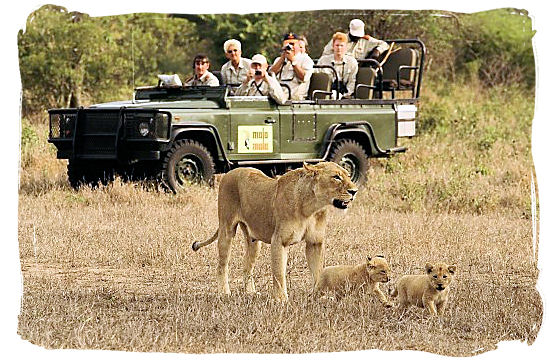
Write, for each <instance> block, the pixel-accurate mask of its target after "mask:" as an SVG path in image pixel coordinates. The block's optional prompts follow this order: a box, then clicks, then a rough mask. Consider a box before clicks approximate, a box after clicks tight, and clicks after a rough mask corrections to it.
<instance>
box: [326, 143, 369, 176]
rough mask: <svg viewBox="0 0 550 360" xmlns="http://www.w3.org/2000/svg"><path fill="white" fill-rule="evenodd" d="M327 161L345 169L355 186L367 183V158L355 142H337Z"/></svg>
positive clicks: (362, 149) (363, 150)
mask: <svg viewBox="0 0 550 360" xmlns="http://www.w3.org/2000/svg"><path fill="white" fill-rule="evenodd" d="M329 160H330V161H332V162H335V163H337V164H338V165H340V166H342V167H343V168H344V169H346V170H347V171H348V172H349V174H350V177H351V180H352V181H353V182H354V183H355V184H357V186H361V185H364V184H365V183H366V182H367V170H368V169H369V157H368V156H367V153H366V152H365V149H364V148H363V147H362V146H361V145H360V144H359V143H358V142H357V141H355V140H350V139H342V140H338V141H337V142H336V145H335V146H334V148H333V149H332V151H331V152H330V155H329Z"/></svg>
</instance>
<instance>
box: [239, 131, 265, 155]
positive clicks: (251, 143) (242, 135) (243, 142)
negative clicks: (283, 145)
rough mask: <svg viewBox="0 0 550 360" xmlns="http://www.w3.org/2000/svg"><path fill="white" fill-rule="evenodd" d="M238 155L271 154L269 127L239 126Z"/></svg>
mask: <svg viewBox="0 0 550 360" xmlns="http://www.w3.org/2000/svg"><path fill="white" fill-rule="evenodd" d="M238 151H239V153H255V152H273V129H272V128H271V126H239V149H238Z"/></svg>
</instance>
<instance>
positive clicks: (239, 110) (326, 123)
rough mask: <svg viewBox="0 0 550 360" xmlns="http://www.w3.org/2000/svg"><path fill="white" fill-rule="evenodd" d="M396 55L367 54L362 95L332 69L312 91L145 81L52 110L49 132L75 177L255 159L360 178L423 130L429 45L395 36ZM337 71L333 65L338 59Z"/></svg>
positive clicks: (258, 163)
mask: <svg viewBox="0 0 550 360" xmlns="http://www.w3.org/2000/svg"><path fill="white" fill-rule="evenodd" d="M388 42H389V43H390V44H392V45H391V49H390V52H389V53H388V56H387V57H386V58H385V59H384V60H383V61H381V62H380V63H378V62H377V61H375V60H365V61H363V62H364V64H362V65H364V66H361V67H360V69H359V72H358V75H357V86H356V89H355V96H354V97H353V98H350V99H336V98H335V97H336V96H335V95H334V92H333V91H331V84H330V83H329V77H328V75H327V74H326V73H324V72H322V71H316V72H314V74H313V75H312V78H311V84H310V88H309V95H308V98H307V100H303V101H287V102H286V103H285V104H283V105H278V104H276V103H275V102H274V101H272V100H271V99H269V98H268V97H262V96H259V97H239V96H231V86H229V85H223V84H222V85H221V86H219V87H182V86H175V87H174V86H171V87H167V86H162V85H160V84H159V85H157V86H149V87H141V88H137V89H136V90H135V93H134V98H133V99H132V100H130V101H123V102H112V103H105V104H98V105H93V106H89V107H86V108H78V109H52V110H49V116H50V134H49V140H48V141H49V142H51V143H53V144H54V145H55V146H56V147H57V157H58V158H59V159H68V178H69V182H70V184H71V185H72V186H73V187H75V188H78V187H79V185H81V184H83V183H87V184H98V183H99V182H103V183H104V182H107V181H109V180H111V179H112V178H113V177H114V176H115V174H120V175H122V176H123V177H124V178H128V179H132V178H141V177H143V176H146V177H152V178H156V179H158V180H160V181H161V182H162V183H164V184H166V185H167V186H168V187H169V188H170V189H172V190H173V191H176V192H177V191H178V190H179V189H182V188H184V187H186V186H187V185H188V184H189V183H199V182H206V183H209V182H211V181H212V180H213V176H214V174H215V173H223V172H227V171H229V170H230V169H233V168H236V167H241V166H251V167H257V168H260V169H262V170H264V171H265V172H269V171H271V172H280V171H284V170H285V169H288V168H292V167H295V166H300V165H301V164H302V163H303V162H304V161H306V162H310V163H315V162H319V161H325V160H328V161H334V162H337V163H339V164H341V165H342V166H343V167H344V168H346V169H347V170H348V171H349V172H350V174H351V177H352V180H353V181H354V182H356V183H358V184H363V183H364V182H365V181H366V172H367V169H368V166H369V158H371V157H389V156H392V155H394V154H396V153H400V152H404V151H405V150H406V149H405V148H404V147H400V146H398V138H400V137H411V136H414V135H415V115H416V110H417V107H416V105H417V102H418V99H419V96H420V85H421V81H422V69H423V65H424V55H425V47H424V44H423V43H422V42H421V41H419V40H390V41H388ZM331 70H332V71H334V69H333V68H332V69H331Z"/></svg>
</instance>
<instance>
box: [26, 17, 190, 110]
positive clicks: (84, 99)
mask: <svg viewBox="0 0 550 360" xmlns="http://www.w3.org/2000/svg"><path fill="white" fill-rule="evenodd" d="M194 34H195V29H194V26H193V25H192V24H190V23H189V22H188V21H186V20H183V19H171V18H168V16H166V15H152V14H135V15H124V16H112V17H103V18H91V17H89V16H87V15H85V14H80V13H76V12H72V13H70V12H68V11H67V10H66V9H65V8H62V7H58V6H44V7H42V8H40V9H39V10H37V11H35V12H33V13H32V14H31V15H30V16H29V19H28V22H27V26H26V30H25V31H24V32H23V31H21V32H20V33H19V36H18V42H19V59H20V69H21V80H22V83H23V113H24V115H30V114H40V115H41V114H43V111H44V110H45V109H47V108H53V107H77V106H80V105H84V104H86V103H90V102H92V101H93V102H102V101H112V100H119V99H120V98H121V97H122V98H130V97H131V95H132V92H133V87H134V86H139V85H150V84H152V83H154V82H156V75H157V74H159V73H163V72H170V73H174V72H179V71H181V70H184V69H185V68H184V64H186V63H190V61H191V60H190V58H192V56H193V54H192V52H191V51H190V50H189V49H190V47H191V44H193V43H194V42H196V39H197V37H196V36H195V35H194ZM189 72H190V71H189V70H184V74H188V73H189Z"/></svg>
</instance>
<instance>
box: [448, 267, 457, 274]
mask: <svg viewBox="0 0 550 360" xmlns="http://www.w3.org/2000/svg"><path fill="white" fill-rule="evenodd" d="M447 269H449V272H450V273H451V274H453V275H454V274H455V273H456V265H449V266H448V267H447Z"/></svg>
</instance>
